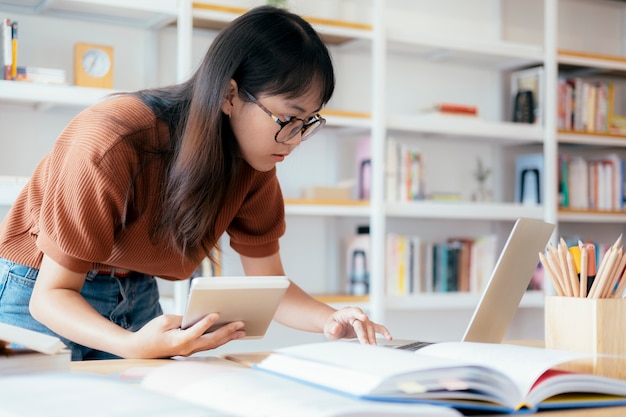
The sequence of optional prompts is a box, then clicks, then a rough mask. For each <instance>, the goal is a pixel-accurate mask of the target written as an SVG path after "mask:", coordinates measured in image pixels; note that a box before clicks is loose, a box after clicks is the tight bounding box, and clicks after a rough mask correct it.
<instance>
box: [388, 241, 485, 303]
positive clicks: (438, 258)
mask: <svg viewBox="0 0 626 417" xmlns="http://www.w3.org/2000/svg"><path fill="white" fill-rule="evenodd" d="M496 245H497V236H495V235H485V236H480V237H478V238H449V239H446V240H445V241H439V242H432V241H426V240H424V239H422V238H421V237H419V236H407V235H402V234H395V233H391V234H388V236H387V242H386V246H387V247H386V259H387V262H386V291H387V294H389V295H410V294H419V293H445V292H468V293H480V292H482V290H483V288H484V286H485V285H486V283H487V280H488V279H489V276H490V275H491V271H492V270H493V268H494V266H495V262H496Z"/></svg>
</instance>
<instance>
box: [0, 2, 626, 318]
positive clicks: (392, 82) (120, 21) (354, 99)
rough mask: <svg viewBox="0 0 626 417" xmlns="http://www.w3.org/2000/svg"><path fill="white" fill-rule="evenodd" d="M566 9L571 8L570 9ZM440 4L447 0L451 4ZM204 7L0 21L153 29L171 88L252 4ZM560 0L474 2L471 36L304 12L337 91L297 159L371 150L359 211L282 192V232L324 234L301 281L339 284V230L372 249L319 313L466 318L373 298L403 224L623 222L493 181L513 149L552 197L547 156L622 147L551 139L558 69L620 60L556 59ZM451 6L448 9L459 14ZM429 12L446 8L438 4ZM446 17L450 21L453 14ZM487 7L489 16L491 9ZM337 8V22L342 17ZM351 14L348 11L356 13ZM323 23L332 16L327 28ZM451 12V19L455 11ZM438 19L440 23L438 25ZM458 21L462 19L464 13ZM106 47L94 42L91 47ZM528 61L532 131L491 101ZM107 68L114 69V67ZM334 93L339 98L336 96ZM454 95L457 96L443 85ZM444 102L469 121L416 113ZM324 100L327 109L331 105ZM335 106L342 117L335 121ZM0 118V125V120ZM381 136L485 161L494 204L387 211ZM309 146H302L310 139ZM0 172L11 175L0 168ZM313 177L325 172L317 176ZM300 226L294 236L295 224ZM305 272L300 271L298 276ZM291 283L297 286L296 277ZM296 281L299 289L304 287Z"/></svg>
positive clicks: (38, 92)
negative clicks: (476, 107)
mask: <svg viewBox="0 0 626 417" xmlns="http://www.w3.org/2000/svg"><path fill="white" fill-rule="evenodd" d="M569 1H573V2H574V0H569ZM603 1H604V2H606V1H607V0H603ZM603 1H597V2H592V3H593V6H594V7H596V6H597V5H598V4H603ZM293 2H294V11H296V12H300V10H302V11H303V12H302V14H303V15H305V16H306V15H307V13H305V12H304V10H306V7H309V8H310V6H309V5H307V4H306V3H301V2H298V0H293ZM450 2H452V3H454V0H450ZM216 3H221V5H218V6H216V5H211V4H210V5H207V6H206V7H203V6H201V5H200V4H199V3H196V4H192V1H190V0H179V1H178V2H173V1H171V0H133V1H122V0H40V1H29V2H22V1H20V0H0V12H2V13H3V14H5V15H10V14H11V13H18V14H21V15H25V16H35V17H38V18H52V19H59V21H63V22H65V21H67V22H83V23H84V22H93V24H94V25H100V24H102V25H110V26H115V27H122V28H133V29H136V30H143V31H149V32H151V33H153V34H154V36H152V37H151V41H150V43H149V44H150V47H155V49H156V50H157V51H158V42H159V41H162V40H163V39H162V37H163V38H167V36H168V35H169V36H171V35H173V34H174V36H176V39H177V41H176V42H177V52H176V59H175V60H171V59H170V61H175V63H174V62H172V63H171V64H172V65H173V66H176V70H175V71H173V72H174V73H175V74H176V78H177V79H178V80H180V79H183V78H185V77H186V76H187V75H188V74H189V73H190V71H191V69H192V68H193V67H194V64H195V62H194V52H196V50H195V49H194V43H195V47H196V48H197V47H198V46H199V42H198V41H197V39H198V38H203V39H204V38H210V35H209V36H206V33H209V34H211V33H214V32H215V31H217V30H219V29H221V28H223V27H224V26H225V25H226V24H228V22H230V21H231V20H232V19H233V18H235V17H236V16H238V15H239V14H240V13H241V12H242V10H245V9H246V8H247V7H251V6H253V5H256V4H260V2H255V1H253V0H249V1H247V0H241V1H238V2H237V5H241V7H233V6H232V4H231V3H233V2H224V1H216ZM566 3H567V2H566V1H565V0H532V1H530V2H528V3H526V2H524V5H520V4H519V3H517V2H515V1H510V0H481V1H477V2H476V3H475V4H474V6H475V7H476V8H477V10H488V11H489V13H490V14H493V16H496V17H493V16H492V18H493V20H498V21H497V22H488V23H490V24H489V25H491V26H493V28H492V29H485V30H482V29H481V30H480V31H476V32H477V33H476V34H475V35H474V33H472V34H471V35H468V33H467V28H465V29H466V31H465V32H464V31H463V30H462V29H459V31H455V30H450V27H448V26H446V24H447V23H449V22H447V21H446V20H445V19H444V18H445V17H446V16H444V15H443V14H442V15H436V10H435V12H433V10H434V9H433V8H434V7H436V5H435V3H434V2H429V1H427V0H420V1H404V2H403V1H400V0H362V1H357V0H342V1H340V2H332V1H329V2H327V3H324V2H321V3H319V4H316V7H317V8H318V9H320V10H322V11H323V12H324V17H321V18H313V17H312V18H309V19H310V21H311V22H312V24H313V26H314V27H315V28H316V29H317V30H318V31H319V32H320V34H321V35H322V37H323V38H324V39H325V40H326V42H328V44H329V45H330V48H331V52H332V53H333V57H334V58H335V59H336V68H337V69H338V77H340V78H338V81H339V83H338V90H339V91H338V92H337V93H336V100H335V98H333V102H331V103H330V104H331V105H330V106H329V107H330V109H328V110H325V111H324V113H325V116H326V118H327V120H328V123H327V128H326V129H325V132H324V135H327V137H326V138H325V139H324V141H320V143H315V144H314V143H311V144H309V143H307V144H305V145H303V147H302V153H305V152H309V151H311V152H312V153H313V154H316V155H318V156H319V155H322V157H323V158H325V159H332V158H337V159H339V158H340V156H339V154H341V151H342V150H344V148H345V149H353V148H354V141H355V138H358V137H362V136H370V137H371V150H372V170H371V172H372V184H371V187H372V188H371V199H370V201H369V203H368V204H314V203H313V202H304V201H292V200H293V199H294V198H295V197H294V196H287V199H288V200H287V206H286V214H287V216H288V225H289V226H291V225H292V224H294V223H295V225H296V230H298V231H299V229H298V227H301V225H302V224H305V223H310V224H312V225H313V226H310V229H313V232H314V233H316V234H317V233H320V234H321V233H325V237H326V238H327V242H326V243H327V244H326V245H322V247H321V248H314V249H313V250H316V252H314V253H305V254H301V255H300V257H299V258H297V259H295V260H294V261H293V262H294V263H300V264H305V263H307V262H311V259H315V262H316V263H317V262H318V261H319V262H323V263H326V264H327V265H326V266H325V267H324V268H322V269H315V268H313V270H314V272H311V274H312V278H310V279H313V280H316V279H317V280H322V279H323V280H325V281H326V282H335V283H337V282H340V281H341V279H342V277H341V275H342V273H343V268H342V264H343V260H342V259H341V258H342V255H337V254H338V253H339V254H341V253H342V247H341V244H340V240H341V239H344V238H345V235H347V234H349V233H350V231H353V230H354V226H355V225H360V224H364V223H367V224H369V225H370V230H371V239H372V253H373V254H374V257H373V259H372V260H371V274H372V286H371V294H370V297H369V298H366V299H363V298H345V297H344V298H342V297H336V298H332V297H331V298H330V302H331V303H332V304H333V305H336V306H343V305H347V304H351V305H358V306H361V307H363V308H364V309H367V310H368V311H369V312H370V313H371V315H372V316H373V318H374V319H375V320H377V321H382V322H385V321H386V318H387V317H390V316H391V315H392V314H393V313H395V312H402V313H410V312H415V313H416V315H417V316H419V315H420V314H428V312H430V311H441V310H453V311H455V312H457V313H459V314H461V315H463V314H466V315H469V314H470V313H471V309H472V308H473V307H474V306H475V305H476V303H477V302H478V295H477V294H420V295H418V296H417V295H416V296H411V297H391V296H386V295H385V290H384V278H383V276H384V263H385V259H384V255H383V254H384V253H385V250H384V248H385V246H384V244H385V235H386V233H387V232H388V231H394V230H395V231H398V229H403V228H406V229H407V230H412V231H416V228H420V231H422V230H423V231H424V233H426V234H427V235H428V236H430V237H432V238H433V239H434V238H436V237H444V236H445V235H446V234H447V235H449V234H451V233H453V232H456V231H457V229H456V228H457V227H458V233H463V232H464V231H465V230H467V232H468V233H470V234H478V233H479V231H480V230H482V231H484V232H485V233H493V232H497V233H499V234H501V235H505V234H506V233H508V230H509V226H510V225H512V223H513V221H514V220H515V219H516V218H518V217H532V218H542V219H545V220H548V221H555V222H558V223H559V226H560V227H561V226H563V227H564V228H570V229H573V228H576V227H579V225H582V224H587V225H588V224H591V225H601V226H603V227H605V228H607V229H608V228H613V227H614V226H615V225H616V224H622V223H626V214H623V213H576V212H559V211H558V209H557V195H556V193H548V195H547V196H546V197H547V198H546V200H545V202H544V204H543V205H541V206H524V205H521V204H516V203H514V202H513V197H512V196H511V195H510V194H507V190H508V189H509V188H510V186H511V184H512V182H511V181H512V180H511V179H510V178H508V179H507V176H509V177H510V176H511V174H510V171H511V170H512V167H511V165H510V160H507V159H506V157H507V155H509V154H510V153H515V152H516V149H527V148H532V149H535V150H537V151H538V152H541V153H543V154H544V157H545V166H544V171H545V178H544V185H545V189H547V190H550V189H554V186H553V184H555V183H556V181H557V153H558V150H559V147H561V146H565V145H568V146H569V145H575V146H585V147H595V148H601V147H608V148H616V149H622V150H623V149H624V148H626V140H624V139H622V138H616V137H613V136H598V135H580V134H571V133H559V132H557V130H556V126H555V123H554V121H553V118H554V117H555V114H556V97H555V94H556V93H555V88H556V77H557V67H558V65H559V64H561V65H563V64H567V65H571V66H581V67H588V68H596V69H602V70H607V71H612V72H626V62H624V61H623V60H621V59H612V58H611V57H610V56H608V55H605V56H602V57H590V56H577V55H571V54H569V55H568V54H560V55H559V54H558V53H557V50H558V48H560V47H561V46H562V45H561V44H560V42H561V41H560V40H559V39H560V37H561V38H562V37H563V36H562V35H561V34H560V32H559V26H560V25H559V21H560V20H559V19H569V18H570V15H569V13H570V12H569V8H568V7H567V4H566ZM575 3H577V4H579V3H584V2H583V1H581V0H576V1H575ZM233 4H234V3H233ZM446 4H447V3H446ZM462 4H463V3H462V2H460V3H459V5H462ZM568 4H569V3H568ZM617 4H618V3H615V4H614V5H611V6H609V7H613V8H616V9H617V8H618V7H619V6H617ZM438 7H440V8H441V7H446V6H445V5H439V6H438ZM420 8H422V9H423V10H424V14H425V15H429V13H435V14H433V16H434V19H433V23H432V25H437V24H439V23H443V24H442V25H441V30H431V29H432V28H430V27H428V25H424V24H422V23H423V22H424V20H425V19H424V18H422V19H421V20H420V24H416V25H414V26H413V27H407V25H406V24H403V23H398V22H396V21H391V19H392V18H393V19H395V18H396V17H397V16H398V15H405V18H406V19H407V20H410V16H412V15H416V16H418V17H422V16H420V14H421V11H422V9H420ZM452 9H453V8H451V9H450V13H453V12H454V11H453V10H452ZM492 9H493V10H496V11H495V12H492ZM522 9H523V10H522ZM623 9H624V7H623V6H622V7H620V8H619V10H622V12H621V13H622V14H626V13H625V12H624V11H623ZM346 10H347V14H348V16H347V17H346V16H344V15H343V14H342V13H344V12H346ZM355 10H358V13H357V12H355ZM511 10H513V11H512V12H511ZM353 15H356V16H357V17H358V19H355V20H354V22H352V21H351V19H352V17H353ZM329 16H333V18H332V19H329V18H328V17H329ZM363 16H365V18H363ZM429 16H430V15H429ZM510 16H514V17H515V18H516V19H517V18H518V17H519V16H526V18H527V19H528V20H529V21H531V24H530V28H528V29H527V28H522V29H519V25H518V23H519V22H517V21H516V22H515V24H514V25H513V24H511V25H509V22H508V21H507V18H510ZM456 17H457V18H459V16H456ZM472 17H473V16H471V15H468V16H467V21H470V20H471V18H472ZM335 18H336V19H337V20H335ZM439 18H442V19H443V20H442V21H441V22H439V21H438V19H439ZM462 18H463V19H462V21H463V23H465V18H466V16H462ZM344 19H345V20H344ZM520 19H521V17H520ZM536 22H543V26H542V27H539V26H537V23H536ZM491 23H493V24H491ZM489 25H487V26H489ZM174 26H176V28H174ZM449 26H451V25H449ZM481 26H485V25H481ZM508 26H511V27H512V28H513V29H519V30H517V32H516V31H514V30H513V29H510V30H509V27H508ZM162 32H165V35H162ZM527 32H528V33H527ZM441 33H446V35H445V36H440V35H439V34H441ZM520 33H521V35H520ZM81 36H82V35H76V36H75V38H76V41H78V40H84V39H82V38H81ZM93 36H96V35H93ZM79 38H81V39H79ZM106 40H107V39H106V38H103V39H102V42H106ZM166 40H167V39H166ZM203 41H204V40H203ZM155 45H157V46H155ZM564 46H566V47H567V48H566V49H575V48H573V47H572V46H571V45H564ZM615 54H616V56H623V55H624V50H621V51H616V53H615ZM152 55H158V53H154V54H151V55H150V56H148V58H147V59H155V58H154V56H152ZM196 55H197V54H196ZM155 60H156V59H155ZM351 60H354V61H355V63H352V62H351ZM160 62H162V61H160ZM134 64H135V63H134V62H133V65H131V66H132V67H133V68H132V69H129V71H131V70H132V71H137V72H141V71H142V67H141V65H143V64H141V65H139V64H138V65H134ZM541 64H543V65H544V67H545V68H546V83H545V85H546V97H545V107H544V109H545V112H546V113H545V116H546V117H545V119H546V123H545V125H544V126H536V125H522V124H515V123H510V122H508V121H507V120H508V117H506V115H505V114H503V112H502V109H503V108H505V107H506V106H505V103H504V100H505V98H504V97H502V96H503V95H504V94H502V92H503V91H504V88H503V84H504V83H503V81H504V80H505V77H506V72H507V71H511V70H515V69H518V68H522V67H526V66H532V65H541ZM69 65H70V64H69V62H68V68H66V69H68V70H69V69H70V68H69ZM117 65H118V68H119V67H121V65H122V64H121V63H118V64H117ZM344 67H346V68H344ZM346 74H349V76H346ZM459 79H460V82H465V84H466V85H467V91H460V92H459V91H457V92H455V91H454V90H453V89H452V88H451V87H450V88H449V87H448V86H447V85H446V84H448V81H450V84H454V83H453V82H456V84H455V85H457V87H458V85H460V82H459ZM441 80H443V82H441ZM172 81H175V80H172ZM474 83H476V84H477V85H479V84H480V85H486V86H487V88H485V90H484V94H480V93H479V94H476V93H475V92H476V91H477V87H474V88H473V89H472V87H473V84H474ZM129 84H132V85H122V86H117V85H116V87H117V88H120V89H136V88H143V87H146V85H143V84H142V83H129ZM431 84H432V85H431ZM344 88H345V90H341V89H344ZM457 90H462V89H461V88H457ZM115 91H117V90H115ZM346 91H347V92H346ZM112 92H114V91H113V90H101V89H88V88H80V87H70V86H67V87H63V86H45V85H33V84H26V83H15V82H9V81H0V106H2V108H5V107H6V108H11V109H12V111H16V112H17V111H19V110H15V109H22V108H23V109H26V111H35V112H37V114H40V115H47V114H48V113H52V114H53V116H54V114H56V113H55V112H56V111H61V113H62V115H61V116H60V117H61V118H64V117H65V118H66V117H68V114H73V113H76V112H77V111H79V110H80V109H81V108H84V107H86V106H89V105H91V104H93V103H95V102H97V101H99V100H101V99H102V98H103V97H104V96H106V95H107V94H109V93H112ZM455 94H457V95H458V96H459V97H461V98H466V97H470V96H471V97H473V98H475V99H476V101H477V102H478V103H479V104H480V109H481V117H480V118H477V119H472V118H449V117H445V116H437V115H428V116H425V115H420V114H419V111H418V110H419V109H420V108H422V107H424V106H423V105H424V104H429V103H430V102H431V101H432V100H433V99H434V98H436V97H439V95H440V96H441V99H442V100H454V99H455V97H457V96H455ZM483 96H484V97H483ZM427 102H428V103H427ZM335 104H336V107H335V108H333V105H335ZM430 104H432V103H430ZM339 109H340V110H342V111H339V112H338V111H337V110H339ZM483 109H484V112H483ZM53 116H50V117H53ZM1 120H2V119H1V117H0V124H1V123H2V121H1ZM320 135H321V134H320ZM53 136H54V137H56V135H51V137H50V138H51V139H50V140H51V142H50V143H49V144H48V145H49V146H51V145H52V140H53V139H54V137H53ZM388 137H394V138H400V139H402V140H414V141H416V142H418V143H420V146H424V147H425V148H428V149H429V150H430V149H431V148H433V149H434V148H436V147H437V146H439V147H442V146H443V147H446V146H447V147H448V148H449V149H457V148H458V149H463V150H469V151H468V153H469V155H468V156H467V158H469V159H471V158H472V157H473V156H474V155H473V154H472V153H471V152H472V151H473V148H475V149H476V150H475V152H483V151H485V152H486V153H487V154H488V155H487V157H488V158H489V160H490V162H491V163H492V165H493V168H494V172H495V173H496V175H498V178H496V179H494V181H493V184H492V186H493V188H494V202H481V203H474V202H460V203H459V202H453V203H451V202H435V201H418V202H410V203H396V202H393V203H390V202H387V201H386V199H385V189H384V188H385V184H384V176H385V166H384V164H385V158H384V154H385V151H386V147H385V146H386V140H387V138H388ZM3 140H4V139H0V146H5V145H4V142H2V141H3ZM317 140H318V139H317V138H316V139H315V141H317ZM331 141H332V142H331ZM453 147H454V148H453ZM461 152H463V151H461ZM453 153H454V151H450V154H451V155H452V154H453ZM335 154H337V155H335ZM427 157H428V154H427ZM302 158H304V156H303V157H302ZM345 158H346V157H345V155H344V159H345ZM348 158H349V156H348ZM450 159H451V160H452V162H451V163H452V164H454V165H456V167H457V168H459V170H458V171H453V170H450V171H448V174H447V175H448V176H449V177H463V176H468V172H469V171H468V170H469V168H467V166H466V165H467V163H466V162H465V161H464V160H463V158H459V157H458V156H457V157H452V156H451V157H450ZM442 161H443V162H441V163H440V164H443V163H444V162H446V161H445V159H442ZM472 161H473V160H472ZM31 162H32V165H33V167H34V164H35V163H36V161H29V163H31ZM324 162H327V161H324ZM348 163H350V164H351V163H352V160H349V161H348V162H347V163H346V164H348ZM464 164H465V165H464ZM338 165H340V164H338ZM344 165H345V164H344ZM342 169H345V167H342ZM462 169H465V171H462ZM294 172H295V174H293V175H291V174H292V173H291V172H289V175H286V178H287V181H293V182H297V181H301V180H306V179H307V177H309V176H313V175H316V174H315V173H309V172H308V171H305V172H298V171H294ZM337 172H338V173H337V174H336V176H337V178H334V180H340V179H342V178H341V175H342V173H341V171H340V169H339V168H337ZM507 172H508V174H507ZM0 174H2V175H7V174H12V173H9V172H0ZM317 174H319V176H325V175H326V174H325V173H317ZM17 175H23V174H22V173H18V174H17ZM443 176H445V175H442V177H443ZM444 179H445V178H444ZM285 185H291V184H285ZM318 226H319V227H318ZM303 227H304V228H305V229H306V226H303ZM619 227H620V228H621V229H623V228H624V227H623V226H619ZM288 230H289V228H288ZM307 230H309V229H307ZM615 234H617V232H615ZM312 240H315V239H312ZM290 242H292V241H290ZM307 243H308V242H307ZM283 247H284V249H286V250H288V251H291V252H290V253H294V252H296V250H295V249H293V250H292V248H291V246H290V245H289V244H286V245H283ZM300 267H301V265H300ZM319 270H323V271H324V272H323V274H324V275H325V276H324V277H323V278H320V277H319V275H320V273H319ZM307 272H308V271H305V273H304V274H303V275H306V273H307ZM296 281H298V279H297V277H296ZM303 286H304V287H306V285H303ZM335 286H339V284H335ZM331 287H332V286H331ZM335 290H336V288H335ZM337 292H340V291H337ZM177 294H178V301H177V302H176V303H174V309H175V310H180V306H181V303H184V294H185V288H184V284H181V287H180V288H179V290H178V292H177ZM542 306H543V297H542V294H537V293H534V294H527V296H526V297H524V300H523V301H522V307H523V308H525V309H528V310H533V311H538V310H540V309H541V308H542ZM388 313H389V315H388Z"/></svg>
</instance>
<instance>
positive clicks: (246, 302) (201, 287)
mask: <svg viewBox="0 0 626 417" xmlns="http://www.w3.org/2000/svg"><path fill="white" fill-rule="evenodd" d="M288 286H289V280H288V279H287V277H284V276H251V277H199V278H194V279H193V280H192V283H191V289H190V291H189V299H188V301H187V309H186V311H185V314H184V315H183V322H182V325H181V328H183V329H186V328H188V327H190V326H192V325H193V324H194V323H197V322H198V321H199V320H201V319H202V318H203V317H205V316H206V315H207V314H211V313H219V314H220V318H219V320H218V321H217V323H215V325H213V326H211V327H210V328H209V330H207V332H212V331H214V330H216V329H217V328H219V327H221V326H223V325H225V324H228V323H231V322H233V321H243V322H244V323H245V327H244V330H245V331H246V336H245V337H244V338H243V339H260V338H262V337H263V336H264V335H265V332H266V331H267V328H268V327H269V325H270V322H271V321H272V318H273V317H274V313H275V312H276V309H277V308H278V304H279V303H280V300H282V298H283V296H284V295H285V292H286V291H287V287H288ZM239 340H241V339H239Z"/></svg>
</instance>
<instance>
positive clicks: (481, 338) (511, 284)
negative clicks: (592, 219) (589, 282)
mask: <svg viewBox="0 0 626 417" xmlns="http://www.w3.org/2000/svg"><path fill="white" fill-rule="evenodd" d="M553 231H554V224H551V223H546V222H543V221H541V220H534V219H525V218H519V219H517V221H516V222H515V225H514V226H513V230H511V233H510V234H509V238H508V239H507V241H506V243H505V244H504V248H503V249H502V252H501V253H500V257H499V258H498V261H497V262H496V265H495V267H494V269H493V272H492V273H491V277H490V278H489V281H488V282H487V286H486V287H485V290H484V291H483V294H482V296H481V298H480V301H479V303H478V305H477V306H476V309H475V310H474V314H473V315H472V319H471V320H470V322H469V325H468V326H467V329H466V330H465V334H464V335H463V339H462V340H463V341H465V342H485V343H500V342H502V340H503V339H504V336H505V334H506V331H507V329H508V328H509V325H510V324H511V321H512V320H513V316H514V315H515V312H516V311H517V308H518V306H519V303H520V301H521V299H522V297H523V296H524V292H526V289H527V288H528V284H529V283H530V279H531V278H532V275H533V273H534V271H535V268H536V267H537V264H538V263H539V256H538V253H539V252H542V251H543V250H544V249H545V247H546V245H547V244H548V242H549V240H550V236H552V232H553ZM430 343H432V342H421V341H407V340H404V341H392V342H383V343H382V344H383V345H385V346H391V347H395V348H398V349H406V350H417V349H419V348H420V347H422V346H424V345H427V344H430Z"/></svg>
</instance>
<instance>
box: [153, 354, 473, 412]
mask: <svg viewBox="0 0 626 417" xmlns="http://www.w3.org/2000/svg"><path fill="white" fill-rule="evenodd" d="M142 387H143V388H146V389H149V390H153V391H155V392H159V393H161V394H163V395H171V396H174V397H176V398H179V399H182V400H185V401H189V402H191V403H195V404H199V405H205V406H208V407H211V408H213V409H216V410H220V411H223V412H226V413H230V414H233V415H236V416H240V417H267V416H271V417H295V416H297V417H342V416H360V417H394V416H428V417H451V416H460V415H461V414H460V413H459V412H457V411H456V410H454V409H452V408H447V407H436V406H430V405H423V404H391V403H378V402H371V401H363V400H357V399H353V398H348V397H345V396H342V395H338V394H335V393H331V392H328V391H325V390H320V389H317V388H314V387H311V386H308V385H305V384H300V383H297V382H294V381H291V380H288V379H285V378H281V377H278V376H274V375H270V374H268V373H264V372H259V371H256V370H253V369H250V368H245V367H233V366H224V365H219V364H215V363H202V362H193V361H181V362H176V363H172V364H168V365H165V366H162V367H159V368H156V369H155V370H154V371H152V372H151V373H149V374H148V375H147V376H146V377H145V378H144V380H143V382H142Z"/></svg>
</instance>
